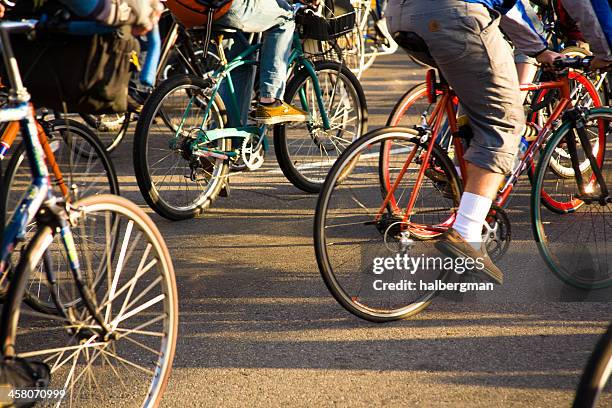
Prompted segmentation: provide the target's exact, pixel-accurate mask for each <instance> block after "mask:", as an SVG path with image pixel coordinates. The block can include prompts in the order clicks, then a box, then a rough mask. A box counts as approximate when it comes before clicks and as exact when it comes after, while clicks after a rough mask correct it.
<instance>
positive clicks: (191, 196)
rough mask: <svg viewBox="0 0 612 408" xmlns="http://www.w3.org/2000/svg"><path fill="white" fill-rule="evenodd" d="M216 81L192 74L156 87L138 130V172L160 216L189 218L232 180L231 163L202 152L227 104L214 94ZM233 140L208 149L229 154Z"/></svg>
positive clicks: (147, 198) (220, 123)
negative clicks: (202, 139)
mask: <svg viewBox="0 0 612 408" xmlns="http://www.w3.org/2000/svg"><path fill="white" fill-rule="evenodd" d="M210 87H211V84H210V82H207V81H205V80H204V79H202V78H198V77H195V76H191V75H180V76H173V77H171V78H170V79H168V80H166V81H164V82H163V83H162V84H160V85H159V87H157V88H156V89H155V91H153V93H152V94H151V96H149V99H147V102H146V103H145V105H144V108H143V109H142V113H141V115H140V119H139V120H138V125H137V126H136V132H135V134H134V151H133V154H134V173H135V174H136V180H137V182H138V187H139V189H140V192H141V193H142V195H143V197H144V199H145V201H146V202H147V204H149V206H150V207H151V208H153V209H154V210H155V212H157V213H158V214H159V215H161V216H162V217H165V218H167V219H170V220H184V219H188V218H193V217H195V216H197V215H198V214H200V213H202V212H203V211H204V210H205V209H206V208H208V206H209V205H210V204H211V203H212V201H213V200H214V199H215V198H216V197H217V195H218V193H219V191H220V190H221V188H222V187H223V185H224V184H225V183H226V181H227V180H225V178H226V175H227V171H228V165H227V162H226V160H224V159H223V158H219V157H218V156H219V155H217V156H206V155H205V154H203V155H200V156H197V155H196V154H194V153H195V152H196V151H197V149H198V148H197V147H195V146H194V145H193V144H194V142H195V140H196V138H197V137H198V135H199V134H200V133H201V132H203V131H206V130H209V129H216V128H222V127H223V125H224V123H225V106H224V105H223V101H222V100H221V98H220V97H219V96H218V95H216V96H215V98H214V100H211V97H210ZM230 145H231V141H230V140H229V139H220V140H216V141H212V142H209V143H208V144H207V145H206V148H207V149H209V150H211V151H216V152H220V153H221V154H223V152H225V151H227V150H228V149H229V148H230Z"/></svg>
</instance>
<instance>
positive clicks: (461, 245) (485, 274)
mask: <svg viewBox="0 0 612 408" xmlns="http://www.w3.org/2000/svg"><path fill="white" fill-rule="evenodd" d="M435 247H436V248H437V249H438V250H439V251H440V252H442V253H443V254H444V255H447V256H450V257H453V258H472V259H478V258H480V260H481V262H482V264H483V266H484V267H483V268H482V269H479V268H478V269H472V270H471V271H470V273H472V274H475V275H476V276H479V277H480V278H482V279H485V280H487V281H490V282H493V283H498V284H500V285H501V284H502V283H503V282H504V274H503V272H502V271H501V270H500V269H499V268H498V267H497V266H495V264H494V263H493V261H492V260H491V258H489V255H488V254H487V250H486V249H485V246H484V243H483V244H482V246H481V249H480V251H479V250H477V249H474V247H473V246H471V245H470V243H469V242H467V241H466V240H465V239H463V237H462V236H461V235H459V233H458V232H457V231H456V230H455V229H454V228H449V229H448V231H446V233H445V234H444V235H443V236H442V238H440V240H439V241H438V242H436V244H435Z"/></svg>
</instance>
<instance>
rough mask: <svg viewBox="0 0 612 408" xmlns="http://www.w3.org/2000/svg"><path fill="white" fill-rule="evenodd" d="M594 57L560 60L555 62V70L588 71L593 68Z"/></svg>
mask: <svg viewBox="0 0 612 408" xmlns="http://www.w3.org/2000/svg"><path fill="white" fill-rule="evenodd" d="M592 60H593V57H592V56H586V57H567V58H559V59H557V60H555V61H554V62H553V66H554V68H555V70H558V71H563V70H565V69H568V68H572V69H579V70H582V71H585V70H588V69H589V67H590V66H591V61H592Z"/></svg>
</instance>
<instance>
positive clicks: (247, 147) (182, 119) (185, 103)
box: [134, 6, 367, 220]
mask: <svg viewBox="0 0 612 408" xmlns="http://www.w3.org/2000/svg"><path fill="white" fill-rule="evenodd" d="M298 7H299V6H298ZM213 30H214V31H215V33H216V38H215V42H214V43H215V46H216V50H217V52H216V54H217V55H218V56H219V58H220V60H221V65H220V67H219V68H218V69H216V70H215V71H214V72H213V73H210V74H209V75H207V76H206V77H205V78H201V77H198V76H194V75H183V76H176V77H173V78H171V79H168V80H167V81H165V82H163V83H161V84H160V85H159V86H158V87H157V89H156V90H155V91H154V92H153V93H152V94H151V96H150V98H149V99H148V101H147V103H146V104H145V107H144V108H143V110H142V114H141V117H140V119H139V121H138V125H137V127H136V133H135V136H134V171H135V174H136V179H137V181H138V186H139V188H140V191H141V193H142V195H143V197H144V198H145V201H146V202H147V204H148V205H149V206H150V207H151V208H153V209H154V210H155V211H156V212H157V213H158V214H159V215H161V216H163V217H165V218H168V219H170V220H182V219H188V218H192V217H194V216H196V215H198V214H201V213H202V212H204V211H205V209H206V208H208V207H209V206H210V204H211V203H212V202H213V200H215V198H216V197H217V196H218V195H219V193H220V192H221V190H222V189H223V188H227V185H228V183H229V177H230V176H229V175H228V167H229V166H230V164H234V165H236V167H238V168H241V167H246V169H248V170H249V171H254V170H256V169H258V168H260V167H261V166H262V165H263V163H264V160H265V159H264V158H265V152H266V151H267V150H268V142H267V133H268V131H269V128H268V127H267V126H257V125H248V124H247V125H246V126H245V124H244V121H243V119H242V117H241V113H240V112H241V108H240V102H242V103H245V101H240V102H239V101H238V100H237V97H236V92H235V84H234V81H233V79H232V74H233V71H235V70H236V69H239V68H243V69H251V70H254V67H256V66H257V64H258V61H257V54H258V51H259V49H260V48H261V43H260V42H259V40H257V41H255V42H254V43H253V44H252V45H250V46H249V47H247V48H246V49H245V50H244V51H243V52H242V53H240V54H239V55H238V56H237V57H236V58H234V59H233V60H231V61H228V60H227V59H226V57H225V51H224V48H223V45H222V44H223V38H224V35H236V36H241V35H242V34H241V33H237V32H236V31H235V30H233V29H230V28H227V27H214V28H213V27H212V24H211V25H210V26H209V27H207V32H208V33H209V34H207V35H208V37H213V35H212V33H213ZM242 41H247V40H246V39H245V38H244V36H242ZM205 44H208V41H206V42H205ZM206 54H207V52H205V55H206ZM289 71H290V73H291V75H290V79H289V81H288V83H287V87H286V91H285V97H284V99H285V101H287V102H288V103H291V104H295V105H298V106H301V107H302V109H304V110H305V111H307V112H309V113H310V118H309V120H308V121H307V122H305V123H296V124H286V125H277V126H274V151H275V153H276V158H277V161H278V163H279V165H280V168H281V170H282V172H283V174H284V175H285V177H286V178H287V179H288V180H289V181H290V182H291V183H292V184H293V185H294V186H296V187H297V188H299V189H301V190H303V191H305V192H311V193H312V192H317V191H319V189H320V186H321V185H322V184H323V181H324V178H325V176H326V174H327V171H328V169H329V168H330V167H331V164H332V163H333V161H334V160H335V158H336V157H337V155H339V154H340V153H341V152H342V151H343V150H344V149H345V148H346V146H348V145H349V144H350V142H351V141H353V140H355V139H357V138H358V137H360V136H361V135H362V134H363V132H365V130H366V127H367V106H366V101H365V96H364V93H363V89H362V88H361V85H360V83H359V81H358V80H357V78H356V77H355V75H354V74H353V73H352V72H350V70H349V69H348V68H347V67H346V66H344V65H343V64H342V63H339V62H333V61H316V62H314V63H313V62H311V61H310V60H309V59H308V58H307V57H306V56H305V54H304V52H303V49H302V45H301V40H300V37H299V36H298V34H297V33H296V34H295V35H294V40H293V50H292V52H291V55H290V57H289ZM251 72H252V71H251ZM225 84H227V87H228V89H229V94H230V96H229V97H228V98H226V99H228V100H227V101H224V100H222V99H221V97H220V96H219V90H220V88H221V87H222V86H224V85H225ZM253 84H254V78H253V76H251V82H250V86H249V85H247V86H248V87H249V88H248V89H253ZM250 101H251V100H250V99H249V101H248V102H250ZM225 103H228V107H227V108H226V105H225ZM228 121H230V122H231V123H238V124H240V126H238V127H235V128H232V127H229V128H228V127H225V125H226V123H228ZM240 160H241V161H242V162H241V163H239V161H240ZM232 174H237V173H232Z"/></svg>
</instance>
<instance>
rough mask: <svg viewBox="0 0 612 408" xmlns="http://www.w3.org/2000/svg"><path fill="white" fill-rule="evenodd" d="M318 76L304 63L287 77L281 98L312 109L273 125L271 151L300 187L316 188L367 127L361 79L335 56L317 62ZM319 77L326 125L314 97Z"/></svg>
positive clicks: (294, 183)
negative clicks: (305, 117)
mask: <svg viewBox="0 0 612 408" xmlns="http://www.w3.org/2000/svg"><path fill="white" fill-rule="evenodd" d="M315 73H316V78H313V77H311V76H310V75H309V74H308V72H307V70H306V69H305V68H301V69H299V70H298V71H297V72H296V73H295V74H294V76H293V77H292V78H291V80H290V81H289V83H288V85H287V90H286V92H285V101H287V102H288V103H290V104H292V105H294V106H301V108H302V109H303V110H305V111H307V112H309V114H310V119H309V120H308V121H307V122H304V123H290V124H283V125H277V126H275V127H274V152H275V153H276V158H277V160H278V164H279V166H280V168H281V170H282V171H283V174H284V175H285V177H287V179H288V180H289V181H290V182H291V183H292V184H293V185H294V186H296V187H297V188H299V189H300V190H303V191H306V192H308V193H317V192H319V190H320V189H321V186H322V185H323V181H324V180H325V177H326V176H327V173H328V171H329V169H330V168H331V166H332V165H333V164H334V161H336V159H337V158H338V156H339V155H340V154H341V153H342V152H343V151H344V150H345V149H346V148H347V147H348V145H349V144H351V142H352V141H354V140H356V139H357V138H359V137H360V136H361V135H362V134H363V133H365V132H366V130H367V117H368V109H367V106H366V99H365V95H364V93H363V89H362V87H361V84H360V83H359V80H358V79H357V78H356V77H355V75H354V74H353V73H352V72H351V71H350V70H349V69H348V68H347V67H346V66H344V65H342V64H341V63H337V62H331V61H321V62H316V63H315ZM315 81H318V84H319V88H320V90H321V97H322V100H323V106H324V109H325V113H326V115H327V117H328V118H329V125H330V128H329V129H325V126H324V124H323V120H322V116H321V115H322V113H321V110H320V109H319V104H318V102H317V93H316V90H315V88H316V87H315Z"/></svg>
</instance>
